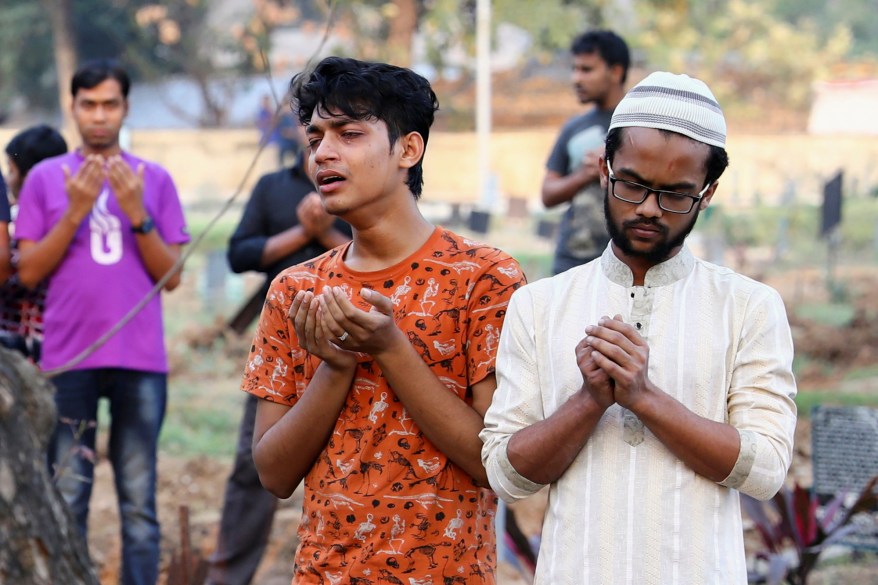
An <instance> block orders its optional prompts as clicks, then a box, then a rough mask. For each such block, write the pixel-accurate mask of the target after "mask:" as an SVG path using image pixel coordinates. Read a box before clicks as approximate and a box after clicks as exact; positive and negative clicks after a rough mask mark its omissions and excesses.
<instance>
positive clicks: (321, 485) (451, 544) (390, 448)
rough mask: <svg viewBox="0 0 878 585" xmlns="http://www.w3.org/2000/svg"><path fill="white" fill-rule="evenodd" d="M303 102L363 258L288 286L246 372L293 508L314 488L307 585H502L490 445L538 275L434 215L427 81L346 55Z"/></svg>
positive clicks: (272, 304) (317, 179) (352, 255)
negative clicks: (524, 292)
mask: <svg viewBox="0 0 878 585" xmlns="http://www.w3.org/2000/svg"><path fill="white" fill-rule="evenodd" d="M292 88H293V93H294V101H295V103H296V107H297V112H296V113H297V115H298V117H299V120H300V121H301V122H302V123H303V124H305V125H306V126H307V130H308V148H309V152H310V155H309V159H310V160H309V173H310V176H311V178H312V180H313V181H314V183H315V184H316V185H317V188H318V190H319V192H320V194H321V197H322V199H323V204H324V206H325V207H326V210H327V211H328V212H329V213H331V214H333V215H336V216H338V217H340V218H342V219H344V220H345V221H347V222H348V223H350V224H351V226H353V241H352V242H351V243H350V244H346V245H344V246H341V247H339V248H335V249H334V250H331V251H329V252H327V253H326V254H324V255H322V256H320V257H318V258H315V259H314V260H311V261H308V262H305V263H303V264H300V265H298V266H294V267H292V268H289V269H288V270H286V271H284V272H283V273H281V274H280V275H279V276H278V277H277V278H276V279H275V280H274V282H273V283H272V286H271V290H270V291H269V293H268V296H267V298H266V303H265V307H264V309H263V313H262V317H261V319H260V323H259V328H258V330H257V332H256V336H255V339H254V342H253V346H252V348H251V353H250V358H249V361H248V363H247V366H246V370H245V377H244V382H243V389H244V390H246V391H247V392H250V393H252V394H255V395H257V396H259V397H261V398H264V400H262V401H260V403H259V407H258V410H257V415H256V429H255V434H254V448H253V454H254V460H255V462H256V467H257V469H258V471H259V476H260V479H261V480H262V483H263V485H264V486H265V487H266V488H267V489H268V490H270V491H272V492H273V493H275V494H276V495H278V496H279V497H288V496H289V495H290V494H292V492H293V490H294V489H295V488H296V486H297V485H298V484H299V482H300V481H301V480H302V479H304V480H305V496H304V510H303V518H302V523H301V525H300V528H299V538H300V540H301V544H300V546H299V549H298V551H297V553H296V567H295V576H294V578H293V582H294V583H296V584H299V583H351V584H356V583H359V584H368V583H400V582H401V583H433V582H452V583H487V584H493V583H494V582H495V579H494V569H495V567H496V553H495V538H494V526H493V517H494V511H495V506H496V498H495V496H494V494H493V493H491V492H490V491H488V490H487V489H486V486H487V477H486V474H485V470H484V467H483V466H482V462H481V455H480V453H481V442H480V440H479V437H478V435H479V432H480V431H481V429H482V427H483V421H482V418H483V415H484V412H485V410H486V409H487V407H488V405H489V404H490V402H491V397H492V395H493V392H494V389H495V386H496V381H495V378H494V358H495V354H496V348H497V342H498V339H499V335H500V328H501V325H502V321H503V316H504V314H505V311H506V306H507V303H508V300H509V297H510V296H511V295H512V293H513V291H515V290H516V289H517V288H518V287H519V286H521V285H522V284H523V283H524V276H523V274H522V273H521V270H520V268H519V266H518V263H517V262H516V261H515V260H514V259H512V258H511V257H510V256H508V255H507V254H505V253H503V252H501V251H500V250H497V249H496V248H493V247H490V246H486V245H484V244H479V243H476V242H472V241H469V240H467V239H465V238H462V237H460V236H458V235H456V234H454V233H452V232H449V231H447V230H445V229H442V228H439V227H435V226H433V225H431V224H430V223H429V222H428V221H427V220H426V219H425V218H424V217H423V216H422V215H421V213H420V211H419V209H418V206H417V199H418V197H419V196H420V194H421V187H422V183H423V173H422V167H421V162H422V159H423V155H424V150H425V146H426V143H427V139H428V136H429V130H430V126H431V124H432V122H433V116H434V112H435V111H436V109H437V108H438V103H437V100H436V96H435V94H434V93H433V91H432V89H431V88H430V85H429V83H428V82H427V81H426V80H425V79H424V78H423V77H421V76H419V75H417V74H415V73H413V72H412V71H410V70H408V69H403V68H399V67H394V66H391V65H386V64H380V63H364V62H361V61H356V60H353V59H341V58H336V57H330V58H327V59H325V60H323V61H322V62H321V63H320V64H318V65H317V67H316V68H315V69H314V71H313V72H311V73H307V74H303V75H302V76H300V77H297V78H296V79H294V80H293V83H292Z"/></svg>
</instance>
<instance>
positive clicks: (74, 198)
mask: <svg viewBox="0 0 878 585" xmlns="http://www.w3.org/2000/svg"><path fill="white" fill-rule="evenodd" d="M129 86H130V81H129V78H128V75H127V74H126V72H125V71H124V70H123V69H121V68H120V67H119V66H118V65H117V64H116V63H114V62H112V61H94V62H91V63H88V64H86V65H85V66H83V67H82V68H80V69H79V70H78V71H77V72H76V73H75V74H74V76H73V80H72V83H71V93H72V96H73V104H72V113H73V118H74V121H75V122H76V125H77V128H78V130H79V134H80V137H81V139H82V146H81V147H80V148H78V149H77V150H76V151H75V152H72V153H70V154H66V155H62V156H59V157H55V158H51V159H48V160H46V161H43V162H42V163H40V164H38V165H37V166H36V167H34V168H33V169H32V170H31V172H30V173H29V174H28V176H27V178H26V180H25V183H24V186H23V188H22V191H21V195H20V200H19V213H18V218H17V221H16V237H17V238H18V240H19V250H20V258H19V265H18V270H19V272H18V274H19V279H20V280H21V282H22V283H23V284H24V285H26V286H34V285H36V284H37V283H39V282H40V281H42V280H43V279H48V289H47V292H46V305H45V313H44V317H43V322H44V342H43V358H42V366H43V368H44V369H46V370H59V371H60V372H61V373H59V374H58V375H57V376H55V377H54V378H53V382H54V383H55V386H56V388H57V392H56V395H55V401H56V404H57V406H58V417H59V418H58V424H57V426H56V429H55V433H54V435H53V436H52V441H51V443H50V445H49V452H48V459H49V466H50V471H51V472H52V473H53V474H54V475H55V477H56V481H57V484H58V487H59V489H60V490H61V493H62V494H63V495H64V498H65V500H66V501H67V502H68V503H69V504H70V506H71V508H72V510H73V513H74V515H75V516H76V519H77V522H78V526H79V529H80V531H81V532H82V534H83V536H85V534H86V526H87V518H88V503H89V498H90V496H91V486H92V477H93V474H94V460H93V459H94V458H93V455H94V446H95V434H96V427H97V422H98V421H97V413H98V401H99V400H100V398H107V399H108V400H109V403H110V414H111V418H112V421H111V426H110V445H109V456H110V461H111V463H112V465H113V473H114V476H115V481H116V489H117V494H118V499H119V512H120V515H121V521H122V575H121V582H122V583H123V584H126V585H127V584H148V585H154V584H155V582H156V580H157V579H158V565H159V524H158V518H157V514H156V498H155V492H156V452H157V444H158V436H159V431H160V429H161V424H162V420H163V418H164V413H165V404H166V399H167V371H168V366H167V358H166V355H165V347H164V332H163V329H162V312H161V311H162V309H161V299H160V296H159V295H156V296H155V297H154V298H152V299H151V300H150V302H149V303H148V304H147V305H146V306H145V307H144V308H143V310H141V311H140V312H139V313H138V314H137V315H136V316H135V317H134V318H133V319H132V320H131V321H129V322H128V323H127V324H126V325H125V326H124V327H122V328H121V329H120V330H119V331H118V332H117V333H116V334H115V335H113V336H112V337H111V338H110V339H109V340H108V341H107V342H106V343H105V344H103V345H101V346H100V347H98V348H97V349H96V350H95V351H93V353H90V354H88V356H87V357H85V359H82V360H81V361H75V360H74V358H76V357H77V356H79V355H80V354H81V353H82V352H83V351H84V350H86V349H88V348H90V346H92V344H93V343H94V342H95V341H97V340H98V339H99V338H100V337H101V336H103V335H104V334H105V333H107V332H108V331H109V330H110V329H112V328H113V326H114V325H116V324H117V323H118V322H119V321H120V320H121V319H122V317H123V316H124V315H125V314H126V313H128V312H129V311H130V310H131V309H132V308H133V307H134V306H135V305H136V304H138V303H139V302H140V301H141V300H142V299H143V298H144V297H145V296H146V295H147V294H148V293H149V291H150V290H151V289H152V288H153V286H154V285H155V283H156V282H157V281H159V280H160V279H161V278H162V277H163V276H164V275H165V274H166V273H168V272H169V271H170V270H171V269H172V268H173V266H174V264H175V263H176V261H177V260H178V259H179V258H180V254H181V252H182V245H183V244H185V243H186V242H188V241H189V236H188V234H187V232H186V224H185V220H184V218H183V211H182V208H181V206H180V200H179V198H178V196H177V191H176V188H175V187H174V183H173V181H172V180H171V178H170V176H169V175H168V173H167V171H165V170H164V169H163V168H161V167H160V166H158V165H157V164H154V163H151V162H147V161H145V160H142V159H139V158H137V157H135V156H133V155H131V154H130V153H127V152H123V151H122V150H121V148H120V146H119V130H120V128H121V126H122V122H123V120H124V119H125V116H126V114H127V113H128V89H129ZM179 283H180V273H179V271H177V272H176V273H175V274H174V275H173V276H172V277H171V278H170V280H168V281H167V283H166V284H165V289H166V290H172V289H174V288H175V287H176V286H177V285H178V284H179ZM71 361H74V362H75V363H71Z"/></svg>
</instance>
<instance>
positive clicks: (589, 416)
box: [506, 391, 605, 485]
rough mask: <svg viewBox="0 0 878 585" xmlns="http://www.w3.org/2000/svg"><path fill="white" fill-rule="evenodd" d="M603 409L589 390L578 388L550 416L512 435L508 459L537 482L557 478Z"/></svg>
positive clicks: (522, 473)
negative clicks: (579, 389)
mask: <svg viewBox="0 0 878 585" xmlns="http://www.w3.org/2000/svg"><path fill="white" fill-rule="evenodd" d="M604 412H605V409H602V408H601V407H600V406H599V405H598V403H597V402H595V401H594V400H593V399H592V398H591V395H589V394H588V393H587V392H584V391H579V392H577V393H576V394H574V395H573V396H571V397H570V398H569V399H568V400H567V402H565V403H564V404H563V405H562V406H561V408H559V409H558V410H557V411H555V412H554V413H552V415H551V416H549V417H548V418H546V419H544V420H541V421H539V422H537V423H535V424H533V425H531V426H529V427H527V428H524V429H522V430H520V431H518V432H517V433H515V434H514V435H513V436H512V437H511V438H510V439H509V443H508V444H507V446H506V455H507V457H508V458H509V463H511V464H512V466H513V467H514V468H515V471H517V472H518V473H519V474H520V475H522V476H523V477H525V478H527V479H529V480H530V481H532V482H534V483H539V484H544V485H545V484H549V483H552V482H554V481H557V480H558V478H560V477H561V476H562V475H564V472H565V471H567V468H568V467H570V464H571V463H573V460H574V459H576V456H577V455H579V452H580V451H582V448H583V447H584V446H585V444H586V443H587V442H588V440H589V438H590V437H591V435H592V433H593V432H594V429H595V428H596V427H597V425H598V423H599V422H600V420H601V417H602V416H603V414H604Z"/></svg>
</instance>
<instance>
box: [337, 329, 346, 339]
mask: <svg viewBox="0 0 878 585" xmlns="http://www.w3.org/2000/svg"><path fill="white" fill-rule="evenodd" d="M347 338H348V332H347V331H345V332H344V333H342V334H341V335H339V336H338V340H339V341H344V340H345V339H347Z"/></svg>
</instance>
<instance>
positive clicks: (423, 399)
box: [375, 339, 488, 486]
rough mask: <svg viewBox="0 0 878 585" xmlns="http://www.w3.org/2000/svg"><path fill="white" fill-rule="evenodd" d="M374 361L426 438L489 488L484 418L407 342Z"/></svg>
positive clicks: (405, 340) (478, 481) (480, 483)
mask: <svg viewBox="0 0 878 585" xmlns="http://www.w3.org/2000/svg"><path fill="white" fill-rule="evenodd" d="M375 361H376V362H377V363H378V365H379V367H380V368H381V372H382V373H383V374H384V377H385V378H386V379H387V382H388V384H389V385H390V387H391V388H393V391H394V392H395V393H396V395H397V397H398V398H399V399H400V400H401V401H402V403H403V404H404V405H405V407H406V410H407V411H408V413H409V414H411V415H412V419H413V420H414V421H415V423H416V424H417V425H418V427H419V428H420V429H421V431H423V433H424V435H425V436H426V437H427V438H428V439H429V440H430V442H432V443H433V444H434V445H435V446H436V447H437V448H438V449H439V450H440V451H442V452H443V453H444V454H445V455H446V456H447V457H448V458H449V459H451V460H452V461H453V462H454V463H456V464H457V465H458V466H459V467H461V468H462V469H463V470H464V471H466V472H467V473H468V474H470V476H472V477H473V479H475V480H476V482H477V483H479V485H484V486H487V485H488V477H487V474H486V473H485V468H484V466H483V465H482V457H481V452H482V442H481V440H480V439H479V433H480V432H481V430H482V428H483V427H484V420H483V418H482V415H480V414H479V413H478V412H476V411H475V410H474V409H473V408H472V407H470V406H469V405H468V404H467V403H466V402H464V401H463V400H461V399H460V398H459V397H458V396H457V395H456V394H455V393H454V392H453V391H451V390H450V389H449V388H447V387H446V386H445V384H443V383H442V382H441V381H440V380H439V379H438V378H437V377H436V375H435V374H434V373H433V371H432V370H431V369H430V367H429V366H428V365H427V364H426V363H424V360H423V359H421V357H420V356H419V355H418V353H417V352H416V351H415V350H414V348H413V347H412V346H411V345H410V344H409V343H408V340H407V339H404V341H403V342H402V343H401V344H399V345H398V346H396V348H395V349H389V350H388V351H385V352H384V353H382V354H381V355H376V356H375Z"/></svg>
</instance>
